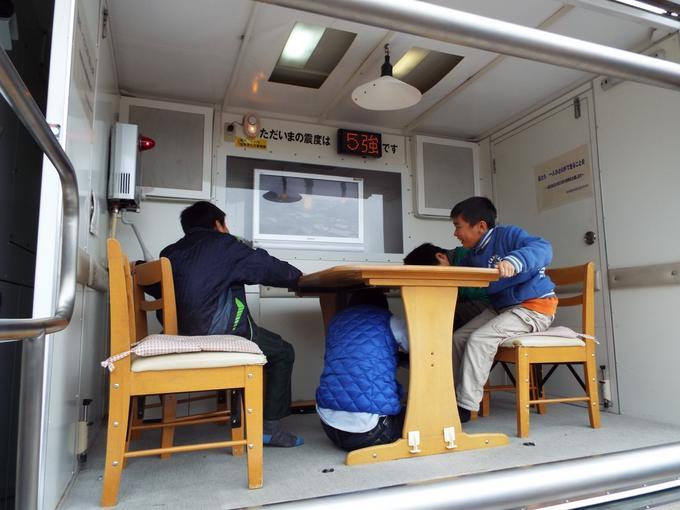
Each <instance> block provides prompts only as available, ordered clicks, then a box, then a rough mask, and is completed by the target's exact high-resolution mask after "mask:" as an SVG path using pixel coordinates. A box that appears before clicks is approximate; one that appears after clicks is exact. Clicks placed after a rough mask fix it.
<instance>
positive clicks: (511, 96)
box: [414, 9, 650, 138]
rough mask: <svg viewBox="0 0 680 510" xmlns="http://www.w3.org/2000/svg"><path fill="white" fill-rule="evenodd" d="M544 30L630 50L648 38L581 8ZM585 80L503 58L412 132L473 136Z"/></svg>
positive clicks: (639, 28)
mask: <svg viewBox="0 0 680 510" xmlns="http://www.w3.org/2000/svg"><path fill="white" fill-rule="evenodd" d="M549 31H550V32H555V33H559V34H561V35H567V36H569V37H575V38H577V39H583V40H587V41H591V42H595V43H598V44H605V45H607V46H613V47H617V48H621V49H632V48H635V47H637V46H639V45H641V44H643V43H644V42H645V41H647V40H649V35H650V29H648V28H646V27H644V26H643V25H640V24H637V23H632V22H628V21H625V20H622V19H618V18H612V17H607V16H604V15H601V14H596V13H593V12H590V11H586V10H584V9H574V10H572V11H571V12H569V13H568V14H567V15H565V16H564V17H563V18H562V19H560V20H558V21H557V22H556V23H555V24H554V25H553V26H552V27H551V29H550V30H549ZM587 76H588V75H587V74H586V73H583V72H580V71H576V70H572V69H566V68H562V67H557V66H551V65H546V64H541V63H537V62H532V61H528V60H523V59H518V58H505V59H503V61H502V62H501V63H499V64H498V65H497V66H496V67H494V68H493V69H491V70H490V71H489V72H487V73H486V74H485V75H484V76H483V77H482V78H481V79H479V80H477V81H475V82H474V83H473V84H471V85H470V86H469V87H467V88H466V89H465V90H463V91H462V92H461V93H460V94H456V95H454V96H453V97H452V98H451V99H450V100H448V101H447V102H446V103H445V104H443V105H441V106H440V107H439V108H438V109H437V111H436V112H433V113H432V114H431V115H430V116H429V117H428V118H427V119H425V120H423V122H422V123H420V124H419V125H418V126H416V127H414V131H416V132H426V133H432V134H450V135H452V136H456V137H462V138H475V137H477V136H479V135H480V134H481V133H484V132H486V131H488V130H490V129H492V128H494V127H495V126H498V125H500V124H502V123H503V122H504V121H506V120H507V119H509V118H511V117H513V116H514V115H516V114H518V113H519V112H522V111H525V110H526V109H528V108H529V107H531V106H532V105H534V104H536V103H538V102H540V101H541V100H542V99H544V98H547V97H550V96H552V95H554V94H556V93H557V92H559V91H560V90H562V89H564V88H565V87H567V86H568V85H570V84H571V83H574V82H577V81H579V80H583V79H584V78H586V77H587Z"/></svg>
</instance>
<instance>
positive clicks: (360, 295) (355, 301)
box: [347, 288, 390, 310]
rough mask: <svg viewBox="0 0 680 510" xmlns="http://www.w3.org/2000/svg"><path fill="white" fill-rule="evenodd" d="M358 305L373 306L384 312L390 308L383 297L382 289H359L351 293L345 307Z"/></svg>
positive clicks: (385, 297)
mask: <svg viewBox="0 0 680 510" xmlns="http://www.w3.org/2000/svg"><path fill="white" fill-rule="evenodd" d="M359 305H374V306H377V307H380V308H384V309H385V310H389V309H390V306H389V304H388V303H387V296H385V292H384V291H383V289H378V288H368V289H360V290H357V291H355V292H352V295H351V296H350V298H349V303H347V306H359Z"/></svg>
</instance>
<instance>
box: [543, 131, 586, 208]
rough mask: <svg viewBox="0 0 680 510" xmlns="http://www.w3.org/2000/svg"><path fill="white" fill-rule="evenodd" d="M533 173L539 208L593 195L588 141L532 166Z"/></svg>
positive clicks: (555, 205) (552, 206) (551, 206)
mask: <svg viewBox="0 0 680 510" xmlns="http://www.w3.org/2000/svg"><path fill="white" fill-rule="evenodd" d="M534 173H535V177H536V178H535V181H534V182H535V185H536V205H537V206H538V210H539V211H543V210H545V209H552V208H554V207H559V206H561V205H564V204H568V203H571V202H576V201H578V200H582V199H584V198H589V197H592V196H593V171H592V167H591V165H590V148H589V146H588V144H584V145H581V146H579V147H576V148H575V149H572V150H570V151H569V152H565V153H564V154H561V155H560V156H557V157H556V158H553V159H550V160H548V161H545V162H543V163H541V164H540V165H536V166H535V167H534Z"/></svg>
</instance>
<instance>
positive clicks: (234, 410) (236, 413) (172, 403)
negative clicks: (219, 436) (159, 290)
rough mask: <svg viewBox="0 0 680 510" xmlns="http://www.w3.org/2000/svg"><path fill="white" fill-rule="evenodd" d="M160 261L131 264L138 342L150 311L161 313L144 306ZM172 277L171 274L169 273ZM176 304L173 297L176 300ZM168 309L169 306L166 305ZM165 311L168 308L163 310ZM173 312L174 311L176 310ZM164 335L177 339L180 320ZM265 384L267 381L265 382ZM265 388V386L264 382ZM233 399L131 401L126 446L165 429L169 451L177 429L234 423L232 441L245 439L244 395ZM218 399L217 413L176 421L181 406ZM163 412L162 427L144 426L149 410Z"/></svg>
mask: <svg viewBox="0 0 680 510" xmlns="http://www.w3.org/2000/svg"><path fill="white" fill-rule="evenodd" d="M157 263H158V261H156V262H153V263H151V264H152V265H147V264H135V263H132V264H130V268H131V272H132V278H133V299H134V303H135V310H136V321H135V327H136V338H144V337H146V336H147V335H148V334H149V329H148V323H147V317H146V314H147V312H148V311H150V310H156V309H158V307H159V305H158V304H157V303H155V304H153V303H152V304H149V303H146V302H145V299H146V298H145V292H144V287H146V286H149V285H153V284H155V283H158V281H157V275H158V271H157V269H155V268H154V265H153V264H157ZM170 273H172V270H170ZM171 276H172V275H171V274H170V277H169V278H168V280H167V282H166V285H172V287H173V296H174V283H173V282H172V278H171ZM173 303H174V297H173ZM166 306H167V305H166ZM163 308H165V307H163ZM173 309H175V307H174V306H173ZM175 311H176V310H175ZM163 333H164V334H167V335H178V334H179V330H178V327H177V317H176V314H174V315H173V316H172V317H171V318H170V320H168V321H164V324H163ZM263 381H264V379H263ZM263 384H264V382H263ZM228 393H229V395H230V396H231V399H230V403H229V404H228V403H227V392H226V391H224V390H219V391H217V392H210V393H209V394H204V395H201V396H194V397H192V396H191V395H188V396H187V397H185V398H182V399H178V398H177V395H176V394H166V395H158V398H159V402H158V403H147V402H146V399H145V398H144V397H133V398H132V409H131V411H130V421H129V425H128V440H127V444H126V451H127V449H129V446H130V441H131V440H135V439H139V438H140V436H141V432H142V431H144V430H152V429H159V428H160V429H162V431H161V447H162V448H167V447H169V446H172V445H173V441H174V436H175V427H176V426H183V425H197V424H202V423H220V424H226V423H227V422H229V421H231V435H232V439H243V420H241V413H240V408H241V407H242V403H241V392H240V391H236V390H232V391H230V392H228ZM215 398H216V399H217V402H216V410H215V411H214V412H205V413H201V414H191V415H188V416H182V417H179V418H178V417H177V406H178V405H181V404H189V405H191V402H192V401H197V400H212V399H215ZM159 407H160V408H161V409H160V410H161V418H160V423H150V424H149V423H144V412H145V411H146V410H147V409H153V408H159ZM232 454H233V455H242V454H243V447H241V446H234V447H232ZM171 455H172V454H171V453H162V454H161V455H160V457H161V459H169V458H170V457H171Z"/></svg>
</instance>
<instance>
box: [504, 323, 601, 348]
mask: <svg viewBox="0 0 680 510" xmlns="http://www.w3.org/2000/svg"><path fill="white" fill-rule="evenodd" d="M583 338H591V337H589V336H588V335H584V334H582V333H577V332H576V331H574V330H572V329H569V328H567V327H565V326H554V327H552V328H548V329H547V330H545V331H541V332H538V333H525V334H523V335H517V336H512V337H509V338H506V339H505V340H503V342H502V343H501V345H500V346H501V347H583V346H584V345H585V342H584V341H583ZM593 340H595V339H593ZM595 341H596V342H597V340H595Z"/></svg>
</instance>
